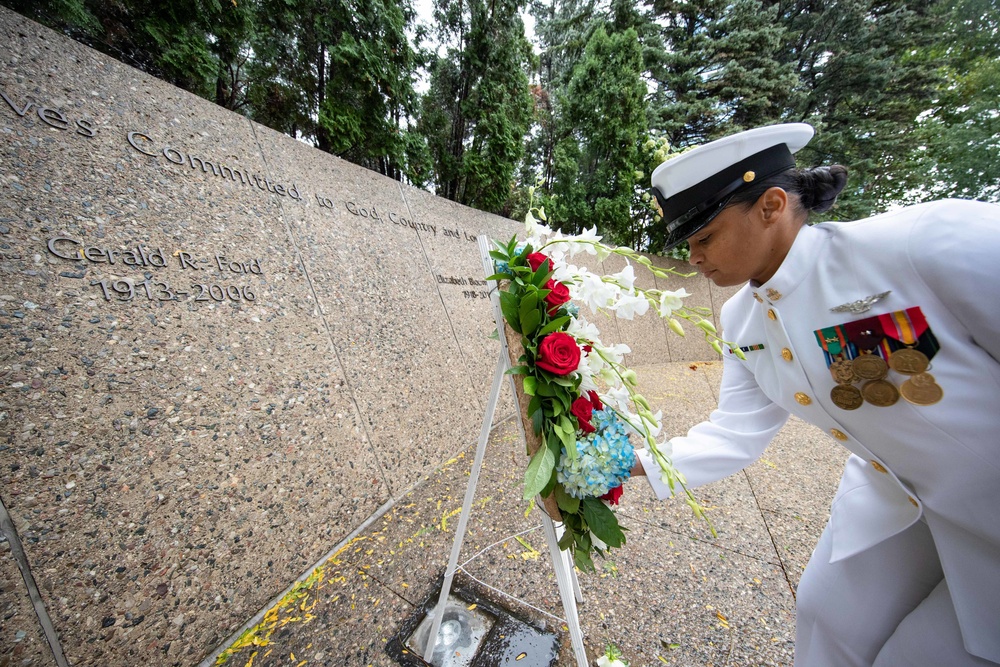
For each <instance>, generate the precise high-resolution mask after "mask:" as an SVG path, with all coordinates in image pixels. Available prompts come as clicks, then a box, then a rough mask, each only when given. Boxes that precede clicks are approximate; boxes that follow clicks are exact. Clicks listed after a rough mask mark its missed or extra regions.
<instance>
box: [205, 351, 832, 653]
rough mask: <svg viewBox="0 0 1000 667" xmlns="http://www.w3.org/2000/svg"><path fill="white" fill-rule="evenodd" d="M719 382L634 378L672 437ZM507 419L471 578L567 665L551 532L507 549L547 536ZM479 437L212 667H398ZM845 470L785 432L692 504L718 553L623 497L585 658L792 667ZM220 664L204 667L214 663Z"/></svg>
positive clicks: (687, 529)
mask: <svg viewBox="0 0 1000 667" xmlns="http://www.w3.org/2000/svg"><path fill="white" fill-rule="evenodd" d="M721 367H722V364H721V362H707V363H671V364H662V365H655V366H645V367H642V368H638V369H636V370H637V372H638V374H639V381H640V388H641V390H642V392H643V394H644V395H645V396H647V398H649V400H650V402H651V403H652V404H653V408H654V410H656V409H657V408H660V409H662V410H663V412H664V415H665V417H664V427H665V429H666V430H667V432H669V433H682V432H684V431H685V430H686V429H687V428H688V427H689V426H690V425H692V424H694V423H696V422H697V421H700V420H702V419H704V418H706V417H707V416H708V415H709V413H710V412H711V411H712V409H713V408H714V407H715V405H716V401H717V393H718V386H719V382H720V379H721ZM512 404H513V403H512V401H510V400H509V397H508V400H504V401H502V402H501V408H500V409H499V410H498V415H497V419H496V423H495V424H494V428H493V431H492V435H491V438H490V444H489V448H488V451H487V455H486V460H485V464H484V468H483V473H482V476H481V478H480V481H479V485H478V490H477V494H476V498H475V502H474V505H473V508H474V509H473V512H472V515H471V519H470V522H469V530H468V533H467V536H466V538H465V542H464V546H463V549H462V555H461V558H460V559H459V562H460V563H462V562H465V561H466V560H468V559H471V558H473V557H474V556H475V559H474V560H472V561H471V562H469V563H468V564H467V565H466V566H465V570H466V571H467V572H468V573H469V574H470V575H471V576H472V577H474V578H475V579H476V580H478V582H480V583H476V582H471V583H472V585H474V586H475V587H476V589H477V590H478V591H480V592H482V593H484V594H489V588H486V587H484V585H485V586H487V587H492V588H496V589H500V590H503V591H505V592H506V593H507V594H509V595H512V596H514V597H515V598H516V599H517V600H520V601H521V602H513V601H509V600H507V601H505V602H504V603H503V604H504V606H505V607H507V608H510V609H512V610H514V611H515V612H516V613H517V614H518V615H520V616H521V617H522V618H525V619H527V620H530V621H532V622H534V623H536V624H538V625H545V626H546V627H547V628H548V629H550V630H552V629H554V630H557V631H558V632H559V638H560V641H561V643H562V649H561V652H560V657H559V660H558V664H559V665H572V664H573V657H572V651H571V649H570V646H569V636H568V633H567V632H565V626H564V625H563V624H562V622H560V621H558V620H554V617H560V616H562V615H563V612H562V605H561V603H560V599H559V596H558V589H557V587H556V582H555V577H554V575H553V571H552V568H551V565H550V562H549V558H548V554H547V551H546V547H545V540H544V536H543V534H542V531H541V529H540V528H539V529H537V530H534V531H532V532H528V533H526V534H524V535H522V536H520V538H519V539H518V538H514V537H511V536H513V535H515V534H517V533H520V532H521V531H526V530H529V529H531V528H532V527H534V526H538V525H539V518H538V513H537V510H532V511H531V512H527V513H526V510H527V509H528V506H527V504H526V503H524V502H522V501H521V499H520V495H521V493H520V485H521V475H522V469H523V466H524V464H525V462H526V461H525V459H524V455H523V447H522V444H521V442H520V438H519V435H518V431H517V426H516V423H515V421H514V419H513V414H512V408H511V407H510V406H511V405H512ZM504 406H507V407H506V408H505V407H504ZM477 436H478V434H468V433H456V434H455V441H456V450H457V451H456V456H455V457H454V458H453V459H451V460H450V461H448V462H447V463H446V464H445V465H443V466H442V467H441V468H440V469H439V470H437V471H436V472H435V473H434V474H433V475H430V476H428V477H427V478H425V479H424V480H423V481H422V482H421V483H420V484H418V485H416V486H415V487H414V488H412V489H411V490H410V491H409V492H408V493H406V494H405V495H404V496H403V497H402V498H400V499H398V500H397V501H395V502H394V503H390V504H389V505H388V506H387V507H384V508H383V509H382V513H381V514H380V515H378V516H376V517H375V518H373V519H372V520H371V521H369V523H368V524H367V525H366V526H365V527H363V528H362V529H361V530H360V531H359V532H358V533H357V534H356V535H355V536H353V537H352V538H351V539H349V540H348V541H346V543H344V544H342V545H339V546H338V548H337V549H336V550H335V551H334V552H332V553H331V554H330V556H329V558H327V559H325V560H324V562H322V563H320V564H319V565H318V566H317V567H316V568H315V569H314V570H313V571H311V572H310V573H308V576H307V577H305V578H304V580H303V581H301V582H300V583H299V584H298V585H297V586H296V587H295V588H294V589H293V590H291V591H290V592H289V593H288V594H286V595H285V596H283V598H282V599H281V600H280V601H277V603H276V604H275V605H274V606H273V607H271V608H270V609H268V610H266V611H265V612H262V613H263V615H262V616H260V615H259V616H258V618H257V619H255V623H256V624H255V625H253V626H252V627H250V628H248V630H247V631H246V632H244V633H243V634H242V636H241V637H240V638H239V639H238V640H236V641H231V642H230V643H228V644H227V645H226V646H222V647H219V649H218V650H217V652H216V656H218V664H223V663H224V664H226V665H229V666H233V667H245V666H246V667H250V666H252V667H264V666H271V665H297V666H302V665H309V666H314V665H331V666H332V665H344V666H350V667H363V666H365V665H379V666H387V667H388V666H391V665H396V664H398V663H396V662H395V661H394V660H393V659H392V658H391V657H390V656H389V655H388V654H387V652H386V650H385V648H386V645H387V643H388V642H389V641H390V639H391V638H392V637H393V636H394V635H396V634H397V633H398V632H399V631H400V628H401V627H402V626H403V624H404V623H406V622H407V621H408V620H409V619H412V618H414V617H415V615H416V613H417V610H418V607H419V606H420V605H421V604H422V603H423V602H424V601H425V600H426V599H427V598H428V597H429V596H430V595H431V594H432V592H433V589H434V587H435V585H436V584H437V583H438V582H439V580H440V577H441V575H442V573H443V571H444V567H445V565H446V563H447V560H448V555H449V553H450V550H451V545H452V542H453V539H454V537H455V535H454V527H455V525H456V524H457V522H458V514H459V511H460V508H461V505H462V501H463V498H464V494H465V489H466V486H467V482H468V479H469V471H470V469H471V466H472V458H473V455H474V453H475V439H476V437H477ZM846 458H847V452H846V450H844V449H843V448H840V447H838V446H837V445H836V444H835V443H834V442H833V440H832V439H831V438H830V437H829V436H827V435H825V434H824V433H822V432H821V431H819V430H818V429H816V428H814V427H812V426H810V425H808V424H805V423H803V422H801V421H799V420H797V419H794V418H793V419H791V420H790V421H789V423H788V424H787V425H786V426H785V427H784V428H783V429H782V430H781V432H780V433H779V434H778V436H777V437H776V438H775V440H774V442H773V443H772V444H771V446H770V447H769V448H768V449H767V451H766V452H765V453H764V456H763V458H762V459H761V460H760V461H758V462H757V463H755V464H753V465H752V466H750V467H749V468H747V469H746V470H745V471H743V472H742V473H739V474H737V475H734V476H732V477H730V478H728V479H725V480H722V481H720V482H717V483H715V484H711V485H708V486H705V487H702V488H700V489H697V490H696V492H695V495H696V496H697V497H698V499H699V500H700V501H701V503H702V504H703V505H704V506H705V507H706V508H707V509H708V516H709V517H710V518H711V521H712V523H713V524H714V526H715V528H716V530H717V533H718V536H717V537H715V538H713V537H712V536H711V534H710V533H709V531H708V529H707V528H706V526H705V524H704V523H702V522H700V521H698V520H696V519H695V518H694V517H693V516H692V515H691V512H690V510H689V509H688V508H687V506H686V504H685V503H684V502H682V501H680V500H673V501H668V502H660V501H657V500H656V498H655V497H654V496H653V493H652V491H651V490H650V488H649V486H648V485H647V484H646V482H645V481H644V480H642V479H636V480H632V481H631V482H629V483H628V484H627V485H626V487H625V494H624V497H623V498H622V504H621V505H620V508H619V520H620V521H621V523H622V524H623V525H624V526H626V527H627V528H628V529H629V532H627V534H626V535H627V539H628V542H627V544H626V545H625V547H624V548H622V549H620V550H616V551H615V552H614V554H613V561H603V562H601V561H598V567H599V568H600V571H599V572H597V573H590V574H585V573H580V574H579V581H580V586H581V589H582V592H583V597H584V602H583V604H582V605H581V606H580V621H581V625H582V628H583V634H584V641H585V644H586V646H587V650H588V653H589V654H590V655H591V656H595V657H596V656H597V655H600V654H601V653H602V652H603V648H604V645H605V643H607V642H613V643H615V644H617V645H618V646H619V647H620V648H621V649H622V651H623V653H624V655H625V657H627V658H628V659H629V660H630V661H631V664H632V666H633V667H645V666H652V665H663V664H666V665H678V666H695V665H705V666H721V665H736V666H750V665H754V666H756V665H790V664H791V662H792V654H793V645H794V637H795V611H794V610H795V601H794V597H795V593H794V591H795V587H796V585H797V584H798V580H799V576H800V574H801V572H802V569H803V568H804V567H805V564H806V562H807V561H808V559H809V554H810V552H811V550H812V547H813V545H814V543H815V541H816V539H817V538H818V537H819V533H820V531H821V530H822V528H823V525H824V524H825V522H826V519H827V516H828V510H829V504H830V500H831V499H832V497H833V493H834V491H835V489H836V486H837V482H838V480H839V477H840V471H841V469H842V467H843V463H844V461H845V460H846ZM491 545H494V546H492V548H489V549H488V550H486V551H484V552H483V553H482V554H479V552H480V551H482V550H484V549H487V547H490V546H491ZM477 554H479V555H478V556H477ZM457 581H462V582H469V581H470V580H469V579H468V578H461V575H460V579H458V580H457ZM227 648H228V650H226V651H223V649H227ZM220 652H222V653H221V655H220V654H219V653H220ZM216 656H213V657H212V658H210V659H207V660H205V661H204V662H203V663H202V664H203V667H207V666H208V665H212V664H217V663H216V660H215V657H216Z"/></svg>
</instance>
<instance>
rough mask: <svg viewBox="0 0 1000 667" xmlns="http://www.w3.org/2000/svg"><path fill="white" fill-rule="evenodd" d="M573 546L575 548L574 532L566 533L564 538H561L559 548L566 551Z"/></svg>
mask: <svg viewBox="0 0 1000 667" xmlns="http://www.w3.org/2000/svg"><path fill="white" fill-rule="evenodd" d="M571 546H573V533H572V531H569V530H567V531H565V532H564V533H563V536H562V537H561V538H559V548H560V549H562V550H563V551H566V550H567V549H569V548H570V547H571Z"/></svg>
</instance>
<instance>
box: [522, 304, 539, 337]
mask: <svg viewBox="0 0 1000 667" xmlns="http://www.w3.org/2000/svg"><path fill="white" fill-rule="evenodd" d="M522 306H523V302H522ZM541 322H542V314H541V313H540V312H538V311H537V310H529V311H528V312H526V313H525V312H524V309H523V307H522V309H521V333H522V334H524V335H525V336H530V335H532V334H533V333H534V332H535V329H537V328H538V325H539V324H541Z"/></svg>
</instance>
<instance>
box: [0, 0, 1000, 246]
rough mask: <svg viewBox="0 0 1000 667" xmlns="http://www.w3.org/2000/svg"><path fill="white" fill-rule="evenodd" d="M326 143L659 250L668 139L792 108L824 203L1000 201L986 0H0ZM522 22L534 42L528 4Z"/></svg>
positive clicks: (834, 215) (997, 32) (691, 139)
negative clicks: (834, 196)
mask: <svg viewBox="0 0 1000 667" xmlns="http://www.w3.org/2000/svg"><path fill="white" fill-rule="evenodd" d="M0 2H2V3H3V4H5V5H7V6H8V7H10V8H12V9H13V10H15V11H17V12H20V13H22V14H24V15H26V16H28V17H29V18H32V19H34V20H37V21H39V22H41V23H43V24H45V25H48V26H50V27H52V28H54V29H56V30H59V31H61V32H63V33H64V34H67V35H69V36H71V37H73V38H75V39H78V40H80V41H82V42H84V43H86V44H88V45H90V46H92V47H94V48H96V49H98V50H101V51H103V52H105V53H108V54H110V55H112V56H113V57H115V58H118V59H119V60H121V61H123V62H125V63H127V64H129V65H132V66H134V67H137V68H139V69H142V70H144V71H146V72H149V73H150V74H152V75H154V76H156V77H159V78H161V79H164V80H166V81H168V82H170V83H173V84H175V85H177V86H180V87H182V88H185V89H186V90H189V91H191V92H193V93H195V94H197V95H200V96H202V97H205V98H206V99H209V100H212V101H214V102H215V103H217V104H219V105H221V106H224V107H226V108H228V109H231V110H233V111H237V112H239V113H242V114H245V115H247V116H249V117H251V118H253V119H254V120H256V121H258V122H260V123H263V124H265V125H268V126H270V127H272V128H274V129H276V130H278V131H281V132H284V133H287V134H289V135H290V136H293V137H296V138H298V139H302V140H305V141H308V142H310V143H312V144H313V145H315V146H316V147H317V148H319V149H320V150H324V151H327V152H329V153H332V154H334V155H338V156H340V157H342V158H344V159H346V160H349V161H351V162H354V163H356V164H359V165H361V166H364V167H366V168H369V169H372V170H375V171H378V172H379V173H382V174H384V175H386V176H389V177H391V178H394V179H397V180H401V181H405V182H408V183H411V184H413V185H416V186H418V187H423V188H427V189H429V190H431V191H433V192H435V193H436V194H438V195H440V196H443V197H447V198H449V199H453V200H455V201H458V202H461V203H463V204H466V205H469V206H473V207H476V208H480V209H482V210H486V211H490V212H493V213H499V214H502V215H507V216H510V217H513V218H516V219H520V218H521V217H523V215H524V213H525V212H526V211H527V206H528V199H529V198H528V196H527V194H526V193H527V191H528V188H530V187H535V197H536V199H537V200H538V201H539V202H540V203H542V204H543V205H544V206H545V207H546V209H547V210H548V211H549V212H550V215H551V216H552V219H553V220H556V221H558V222H559V223H560V224H562V225H564V227H565V228H566V231H568V232H570V231H576V230H580V229H583V228H589V227H592V226H595V225H596V226H597V228H598V230H599V232H600V233H601V234H603V235H605V236H606V237H608V238H609V240H611V241H612V242H616V243H621V244H626V245H630V246H632V247H635V248H638V249H644V250H650V251H654V252H655V251H657V250H658V248H659V247H660V246H661V245H662V236H663V234H662V229H661V228H660V227H661V226H660V225H659V223H660V221H659V220H658V219H657V216H656V213H655V211H654V210H653V209H652V208H651V207H650V205H649V203H648V200H647V199H646V198H644V193H645V191H646V189H647V188H648V185H649V176H650V173H651V171H652V169H653V168H655V166H656V165H657V164H658V163H659V162H660V161H662V159H664V157H665V155H666V154H667V153H668V152H669V151H676V150H679V149H683V148H684V147H686V146H689V145H694V144H698V143H702V142H704V141H707V140H711V139H714V138H717V137H720V136H723V135H726V134H730V133H732V132H734V131H738V130H741V129H747V128H750V127H754V126H758V125H762V124H770V123H776V122H793V121H805V122H809V123H811V124H812V125H814V126H815V127H816V129H817V131H818V132H817V136H816V139H815V140H814V141H813V142H812V143H811V144H810V145H809V146H807V147H806V148H805V149H803V151H801V152H800V154H799V156H798V157H799V162H800V165H802V166H812V165H817V164H834V163H839V164H843V165H845V166H847V167H848V168H849V169H850V180H849V182H848V187H847V188H846V189H845V191H844V193H843V194H842V195H841V198H840V200H839V202H838V205H837V206H836V207H835V208H834V209H833V210H832V211H831V212H829V213H828V214H826V217H827V218H828V219H854V218H858V217H863V216H866V215H870V214H872V213H875V212H878V211H881V210H884V209H885V208H887V207H892V206H897V205H902V204H910V203H915V202H919V201H926V200H930V199H936V198H940V197H949V196H956V197H965V198H976V199H983V200H987V201H1000V7H998V3H1000V0H829V1H827V2H823V3H820V2H816V1H815V0H692V1H687V0H646V1H645V2H639V3H635V2H629V1H626V0H491V1H490V2H486V1H485V0H433V15H432V16H429V17H422V18H419V19H418V17H417V16H416V13H415V11H414V7H413V4H412V0H401V1H399V2H388V1H386V0H347V1H341V2H334V1H333V0H176V1H173V2H168V3H167V2H154V1H152V0H0ZM526 16H530V17H531V18H532V19H533V22H534V26H533V33H532V35H531V37H532V39H531V40H530V41H529V38H528V36H526V34H525V25H524V21H523V19H524V17H526Z"/></svg>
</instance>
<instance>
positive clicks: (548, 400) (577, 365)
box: [489, 192, 722, 571]
mask: <svg viewBox="0 0 1000 667" xmlns="http://www.w3.org/2000/svg"><path fill="white" fill-rule="evenodd" d="M532 195H533V192H532ZM532 203H533V202H532ZM536 214H537V216H538V217H537V218H536V217H535V216H536ZM539 220H541V221H539ZM545 221H546V217H545V211H544V209H542V208H540V207H539V208H535V207H532V208H529V211H528V213H527V215H526V216H525V231H526V236H527V240H526V241H525V242H519V241H518V240H517V237H516V236H515V237H514V238H512V239H511V240H510V241H509V242H507V243H501V242H498V241H494V245H495V249H494V250H491V251H490V257H491V258H492V259H493V262H494V266H495V271H496V273H495V274H494V275H492V276H490V277H489V280H494V281H497V282H498V284H499V286H500V309H501V311H502V315H503V319H504V322H505V336H506V339H507V342H508V346H509V350H508V352H509V354H510V358H511V360H512V364H511V366H512V368H510V370H508V371H507V372H508V373H510V374H513V375H515V376H516V377H518V378H520V383H519V385H518V384H517V383H515V385H516V387H517V390H518V391H517V393H518V403H519V406H520V409H521V418H522V420H523V421H524V423H525V436H526V440H527V441H528V442H527V444H528V455H529V456H530V457H531V461H530V463H529V464H528V466H527V469H526V470H525V474H524V499H525V500H528V501H532V502H533V499H534V498H535V496H540V497H541V498H542V501H543V504H544V506H545V510H546V512H547V513H548V514H549V516H551V517H552V518H553V519H555V520H561V521H562V523H563V528H564V532H563V535H562V537H561V539H560V541H559V547H560V548H561V549H563V550H567V549H568V550H569V551H570V552H571V553H572V555H573V562H574V564H575V565H576V566H577V567H578V568H580V569H581V570H584V571H593V570H594V569H595V568H594V561H593V554H594V553H595V552H596V553H598V554H599V555H601V557H606V554H607V552H608V551H610V550H611V549H612V548H618V547H621V546H622V545H624V544H625V534H624V530H625V528H623V527H622V526H621V525H620V524H619V523H618V519H617V517H616V515H615V512H614V511H613V510H612V509H611V505H617V504H618V501H619V498H620V497H621V495H622V490H623V489H622V486H623V484H624V482H625V481H626V480H627V479H628V478H629V476H630V474H631V470H632V467H633V466H634V465H635V463H636V455H635V450H634V448H633V446H632V443H631V441H630V439H629V438H630V436H632V435H635V436H637V437H639V438H641V439H642V440H643V443H644V444H645V446H646V447H647V449H648V450H649V451H650V453H651V454H652V456H653V458H654V460H655V461H656V462H657V464H658V465H659V467H660V476H661V478H662V480H663V482H664V483H665V484H667V485H668V486H669V488H670V489H671V490H672V491H676V489H677V487H679V488H680V489H682V490H683V493H684V496H685V498H686V500H687V503H688V505H689V506H690V507H691V508H692V510H693V511H694V513H695V515H696V516H698V517H700V518H703V519H705V520H706V522H707V521H708V520H707V518H706V517H705V515H704V514H703V511H702V508H701V506H700V505H699V504H698V502H697V500H696V499H695V498H694V496H693V495H692V494H691V492H690V491H689V490H688V489H687V487H686V485H685V480H684V477H683V476H682V475H681V473H680V472H679V471H678V470H677V469H676V468H674V466H673V464H672V463H671V461H670V455H671V448H670V444H669V442H668V441H667V440H666V439H665V438H664V439H663V440H662V441H659V440H658V438H659V436H660V431H661V429H662V424H661V416H662V411H658V412H656V413H655V414H654V413H653V412H652V408H651V407H650V404H649V401H647V400H646V398H645V397H643V396H642V395H641V394H640V393H639V392H638V390H637V377H636V373H635V371H633V370H631V369H629V368H627V367H626V366H625V364H624V355H626V354H628V353H629V352H631V350H630V349H629V347H628V346H627V345H623V344H618V345H610V346H609V345H606V344H604V343H603V342H601V339H600V331H599V330H598V328H597V326H596V325H595V324H594V323H593V322H590V321H588V320H587V318H586V317H584V315H583V314H582V313H581V311H580V308H579V307H578V306H577V305H576V304H574V303H573V302H574V301H576V302H579V303H581V304H584V305H586V306H588V307H589V308H590V310H591V311H592V312H593V313H594V314H597V313H604V314H605V315H610V314H611V313H614V314H615V315H617V316H618V317H623V318H625V319H632V318H633V317H634V316H636V315H639V316H642V315H645V314H646V313H647V312H655V313H657V314H658V315H659V316H660V317H663V318H666V319H667V324H668V326H669V327H670V329H671V330H672V331H673V332H674V333H676V334H677V335H680V336H683V335H684V329H683V328H682V326H681V324H680V322H679V321H678V319H683V320H687V321H688V322H690V323H692V324H694V325H695V326H696V327H698V328H699V329H701V331H702V332H703V333H704V334H705V338H706V340H708V341H709V343H710V344H711V345H712V348H713V349H715V350H716V352H718V353H719V354H721V353H722V341H721V339H720V338H719V337H718V336H717V334H716V329H715V326H713V324H712V323H711V322H710V321H709V320H707V319H705V316H706V315H709V314H710V311H709V310H708V309H705V308H688V307H686V306H684V304H683V299H684V298H686V297H688V296H690V294H688V292H687V291H686V290H684V289H683V288H682V289H679V290H676V291H667V290H658V289H646V290H644V289H640V288H638V287H636V286H635V271H634V269H633V266H632V262H634V263H635V264H638V265H640V266H643V267H645V268H646V269H647V270H649V271H650V272H651V273H652V274H653V275H655V276H657V277H661V278H666V277H668V276H670V275H674V276H684V277H687V276H689V275H690V274H681V273H678V272H676V271H674V270H672V269H666V270H664V269H660V268H657V267H655V266H653V265H652V262H651V261H650V259H649V258H648V257H644V256H642V255H640V254H639V253H638V252H636V251H635V250H632V249H631V248H627V247H610V246H607V245H605V244H603V243H601V237H600V236H598V235H597V229H596V227H595V228H594V229H591V230H586V231H584V232H583V233H582V234H579V235H575V236H566V235H563V234H562V233H560V232H558V231H553V230H552V229H551V228H549V227H547V226H546V225H545V224H544V222H545ZM580 252H584V253H587V254H588V255H591V256H596V258H597V260H598V261H599V262H602V261H604V260H605V259H607V258H608V257H609V256H611V255H619V256H621V257H624V258H625V260H626V262H627V263H626V266H625V268H624V269H622V270H621V271H619V272H618V273H615V274H611V275H600V274H596V273H593V272H591V271H589V270H588V269H586V268H584V267H578V266H574V265H572V264H570V263H569V260H570V259H571V258H572V257H573V256H574V255H576V254H578V253H580ZM517 343H519V344H517ZM709 527H710V528H711V524H710V523H709ZM714 532H715V531H714V529H712V533H713V534H714Z"/></svg>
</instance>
